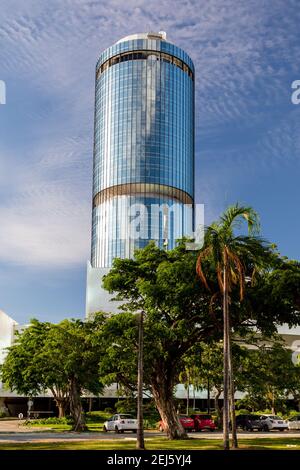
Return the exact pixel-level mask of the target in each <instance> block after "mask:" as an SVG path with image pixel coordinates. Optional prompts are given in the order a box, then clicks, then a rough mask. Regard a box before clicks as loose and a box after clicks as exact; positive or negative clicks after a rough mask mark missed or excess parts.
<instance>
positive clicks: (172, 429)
mask: <svg viewBox="0 0 300 470" xmlns="http://www.w3.org/2000/svg"><path fill="white" fill-rule="evenodd" d="M166 382H167V381H166V379H165V377H156V378H155V380H153V381H152V383H151V388H152V394H153V398H154V401H155V405H156V407H157V409H158V412H159V414H160V417H161V419H162V421H163V423H164V429H165V431H166V432H167V435H168V437H169V439H186V438H187V435H186V432H185V430H184V429H183V427H182V425H181V423H180V422H179V420H178V416H177V413H176V407H175V403H174V398H173V386H172V385H170V384H168V383H166Z"/></svg>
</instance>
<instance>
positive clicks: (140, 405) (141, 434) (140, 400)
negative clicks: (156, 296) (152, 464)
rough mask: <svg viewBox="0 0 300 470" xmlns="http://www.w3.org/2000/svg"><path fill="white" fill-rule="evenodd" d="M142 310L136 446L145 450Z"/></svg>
mask: <svg viewBox="0 0 300 470" xmlns="http://www.w3.org/2000/svg"><path fill="white" fill-rule="evenodd" d="M143 343H144V312H143V311H141V312H140V315H139V339H138V380H137V421H138V428H137V441H136V448H137V449H139V450H145V441H144V423H143V369H144V357H143V353H144V351H143V350H144V344H143Z"/></svg>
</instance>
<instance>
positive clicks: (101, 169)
mask: <svg viewBox="0 0 300 470" xmlns="http://www.w3.org/2000/svg"><path fill="white" fill-rule="evenodd" d="M93 178H94V179H93V222H92V254H91V265H92V267H94V268H97V267H110V266H111V263H112V261H113V259H114V258H116V257H121V258H125V257H131V256H132V254H133V250H134V249H135V248H139V247H143V246H145V245H146V244H147V243H148V242H149V241H150V240H155V241H156V243H157V244H158V245H159V246H161V247H162V246H164V245H167V247H168V248H173V247H174V246H175V242H176V239H178V238H181V237H182V236H184V235H188V234H189V233H191V231H192V227H193V204H194V65H193V62H192V60H191V59H190V57H189V56H188V55H187V54H186V53H185V52H184V51H183V50H182V49H180V48H179V47H177V46H175V45H173V44H171V43H169V42H167V41H166V35H165V33H148V34H136V35H132V36H127V37H125V38H123V39H121V40H120V41H118V42H117V43H116V44H114V45H113V46H111V47H109V48H108V49H106V50H105V51H104V52H103V53H102V54H101V56H100V58H99V60H98V63H97V66H96V96H95V136H94V173H93Z"/></svg>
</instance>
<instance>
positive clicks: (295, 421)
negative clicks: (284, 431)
mask: <svg viewBox="0 0 300 470" xmlns="http://www.w3.org/2000/svg"><path fill="white" fill-rule="evenodd" d="M287 424H288V428H289V429H300V415H297V416H293V417H292V418H290V419H288V420H287Z"/></svg>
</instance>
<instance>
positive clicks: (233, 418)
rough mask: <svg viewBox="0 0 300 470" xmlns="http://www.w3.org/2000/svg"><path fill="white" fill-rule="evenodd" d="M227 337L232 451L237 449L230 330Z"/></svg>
mask: <svg viewBox="0 0 300 470" xmlns="http://www.w3.org/2000/svg"><path fill="white" fill-rule="evenodd" d="M228 336H229V388H230V417H231V432H232V447H233V449H237V448H238V438H237V430H236V422H235V400H234V392H235V387H234V371H233V362H232V349H231V335H230V329H229V332H228Z"/></svg>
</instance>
